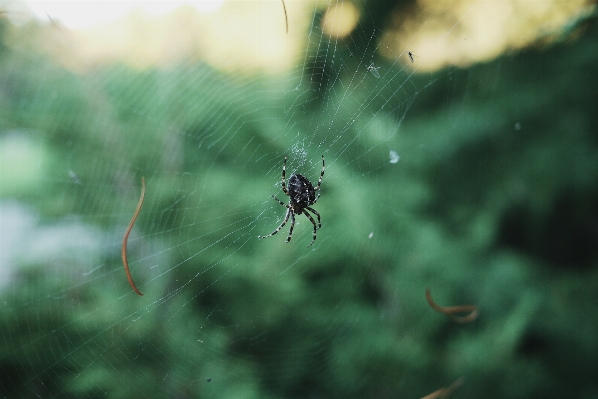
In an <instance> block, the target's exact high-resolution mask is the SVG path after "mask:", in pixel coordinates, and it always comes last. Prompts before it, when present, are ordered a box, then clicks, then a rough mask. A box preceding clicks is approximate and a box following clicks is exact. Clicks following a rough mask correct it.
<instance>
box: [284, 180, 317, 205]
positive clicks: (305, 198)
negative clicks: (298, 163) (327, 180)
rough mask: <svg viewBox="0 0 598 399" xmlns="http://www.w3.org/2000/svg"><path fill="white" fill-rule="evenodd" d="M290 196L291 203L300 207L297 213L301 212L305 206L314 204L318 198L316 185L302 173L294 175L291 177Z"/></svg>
mask: <svg viewBox="0 0 598 399" xmlns="http://www.w3.org/2000/svg"><path fill="white" fill-rule="evenodd" d="M288 190H289V197H291V203H292V204H293V205H294V206H295V207H296V208H299V209H296V211H297V213H299V214H300V213H301V211H302V210H303V208H306V207H308V206H310V205H312V204H313V203H314V201H315V199H316V193H315V190H314V186H312V184H311V183H310V182H309V180H307V178H305V177H304V176H301V175H292V176H291V177H290V178H289V187H288Z"/></svg>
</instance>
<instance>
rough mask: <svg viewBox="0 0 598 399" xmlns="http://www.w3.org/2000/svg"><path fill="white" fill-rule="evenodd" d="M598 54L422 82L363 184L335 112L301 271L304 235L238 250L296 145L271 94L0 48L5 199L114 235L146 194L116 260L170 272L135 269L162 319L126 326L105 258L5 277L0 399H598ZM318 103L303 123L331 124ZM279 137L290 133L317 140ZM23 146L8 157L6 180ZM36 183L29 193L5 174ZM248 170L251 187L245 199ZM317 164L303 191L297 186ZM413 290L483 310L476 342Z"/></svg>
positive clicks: (129, 303)
mask: <svg viewBox="0 0 598 399" xmlns="http://www.w3.org/2000/svg"><path fill="white" fill-rule="evenodd" d="M0 22H1V23H5V22H3V21H2V20H0ZM597 39H598V31H597V29H596V26H595V25H590V27H589V28H588V30H587V31H586V32H585V34H584V35H583V36H582V37H580V38H579V39H578V40H576V41H574V42H570V43H569V42H563V43H560V44H558V45H556V46H554V47H549V48H541V49H530V50H527V51H526V52H524V53H520V54H515V55H507V56H505V57H504V58H501V59H497V60H495V61H493V62H491V63H487V64H483V65H475V66H473V67H471V68H469V69H467V70H458V69H453V70H445V71H440V72H438V74H437V75H436V76H433V77H430V76H425V77H419V76H414V77H413V78H412V79H414V81H413V86H414V87H424V86H426V84H427V83H429V82H430V81H431V80H434V79H435V80H436V81H435V83H434V84H433V85H431V86H429V87H427V88H426V89H425V90H421V91H419V92H417V93H412V94H413V96H412V97H410V100H413V104H410V107H411V108H410V109H409V112H407V117H406V118H405V120H404V121H403V122H402V124H401V125H400V134H399V135H398V138H397V141H396V143H393V145H396V146H397V147H398V149H399V152H400V155H401V160H400V161H399V165H400V166H401V167H400V168H398V167H392V168H388V167H383V166H385V165H386V164H387V163H388V161H387V160H386V159H387V157H388V149H387V148H386V147H385V146H384V145H383V144H381V143H384V140H383V139H381V138H380V137H379V136H377V135H376V134H377V132H376V131H375V129H373V130H371V131H368V130H362V129H360V126H359V123H356V124H354V125H352V126H350V127H349V128H348V129H345V131H343V129H344V126H345V123H346V121H347V119H350V118H351V117H352V116H354V115H356V114H358V113H359V112H360V111H359V107H361V106H363V102H362V101H360V100H359V99H353V98H345V99H344V100H343V104H345V105H346V107H344V108H342V109H341V112H342V113H344V115H338V116H336V118H334V120H335V121H336V122H337V124H338V126H333V128H334V129H337V131H343V140H342V142H340V143H338V144H337V145H336V146H333V147H332V150H331V152H330V153H329V154H330V155H329V158H328V161H329V165H330V163H332V162H333V164H332V166H331V167H330V166H329V171H330V172H329V174H328V175H327V176H326V179H325V182H324V189H325V196H326V197H322V200H321V201H319V202H318V206H317V209H318V210H319V211H320V213H321V214H322V215H323V221H324V224H325V227H324V228H323V229H322V230H320V231H319V235H318V241H317V244H316V251H315V254H314V255H312V253H311V252H306V248H305V245H304V244H306V241H305V240H306V239H309V238H306V237H308V236H309V232H303V233H301V232H299V231H298V232H296V233H295V234H297V235H296V236H295V237H294V239H293V244H295V245H293V246H291V245H290V244H289V245H283V244H282V241H283V240H284V235H285V234H286V232H285V231H281V233H280V234H279V235H278V236H276V237H275V238H273V239H270V240H269V241H268V240H265V241H262V242H260V245H259V246H258V244H257V241H258V240H256V239H255V237H256V236H257V235H258V234H262V233H263V232H264V231H270V229H272V228H273V227H275V226H276V225H277V223H278V221H279V219H278V218H279V217H282V214H283V211H284V209H283V208H282V207H278V206H277V205H276V204H275V203H274V202H273V201H272V204H270V203H265V204H266V205H262V206H259V207H258V206H255V204H259V203H261V201H263V200H264V199H266V198H267V195H268V194H269V193H272V194H274V193H276V190H278V188H277V187H276V186H274V183H277V181H278V180H277V179H278V176H279V173H280V168H281V165H282V156H277V155H279V154H282V153H283V152H284V151H285V150H287V148H288V143H289V142H291V141H293V140H294V139H295V133H288V132H285V133H281V131H284V128H285V125H283V124H282V123H281V122H280V120H281V116H280V115H279V114H277V111H279V110H280V108H281V106H280V103H281V102H282V105H283V106H282V108H284V109H287V107H288V106H290V104H291V103H290V101H291V99H289V98H285V97H284V94H283V93H284V83H285V82H284V81H282V82H279V83H280V85H279V86H280V87H281V89H277V88H276V87H277V85H276V84H273V83H272V82H267V81H265V80H260V79H255V80H254V81H236V80H235V79H234V78H230V77H224V76H221V75H219V74H218V73H217V72H216V71H213V70H211V69H209V68H208V67H206V66H203V65H182V66H178V67H174V68H172V69H166V70H163V69H162V70H158V69H156V70H149V71H141V72H140V71H134V70H131V69H129V68H127V67H126V66H123V65H112V66H109V67H106V68H102V69H99V70H97V71H93V72H89V73H88V74H85V75H77V74H73V73H71V72H68V71H66V70H64V69H62V68H61V67H59V66H57V65H55V64H53V62H52V60H50V59H47V58H45V57H44V56H42V55H39V54H35V53H32V52H30V51H22V50H19V49H11V47H10V44H3V46H2V48H3V51H2V53H1V55H0V105H1V106H0V145H1V148H0V153H2V155H3V160H2V169H1V170H0V179H1V182H2V184H1V188H0V190H1V191H0V195H1V196H2V199H3V200H7V199H17V200H18V201H20V202H22V203H24V204H28V205H30V206H32V207H33V209H35V211H36V212H38V213H40V214H41V215H42V217H43V219H42V220H44V221H45V222H46V223H50V224H51V223H57V222H58V221H60V220H63V219H69V218H81V219H83V220H85V221H86V222H87V223H89V224H92V225H95V226H98V227H101V228H102V229H103V230H104V231H106V234H107V235H109V234H112V233H113V231H112V230H113V229H114V228H115V226H120V225H122V223H123V220H125V221H128V218H129V217H130V213H131V212H132V209H131V207H132V206H134V203H135V202H136V198H137V195H138V190H139V177H140V176H142V175H145V176H146V177H147V179H148V183H150V184H151V193H149V192H148V198H147V200H146V202H147V203H146V205H145V207H144V209H143V215H144V216H143V220H140V221H139V222H138V225H137V227H136V229H139V230H140V231H142V232H141V233H138V237H140V238H139V240H136V239H133V240H132V242H131V244H130V245H131V247H132V249H133V251H136V253H138V254H141V256H140V257H141V258H142V259H143V256H145V260H147V262H150V263H151V264H158V263H166V264H168V265H171V266H169V268H170V267H172V270H169V271H168V273H164V274H163V275H161V276H158V277H156V276H154V275H152V274H151V271H147V270H145V268H144V267H143V266H147V265H148V263H147V262H145V263H144V262H143V261H139V262H134V263H133V264H132V268H134V272H133V273H134V275H135V276H136V281H139V282H140V283H141V284H143V285H144V288H143V289H142V291H143V292H144V293H145V294H146V296H147V297H149V298H160V299H159V300H158V301H156V302H155V303H153V304H150V305H148V303H147V302H144V303H143V305H140V304H139V302H135V301H133V298H131V296H128V297H126V298H125V297H123V295H124V293H128V287H127V285H126V282H125V281H124V278H123V275H122V269H121V267H120V259H119V257H118V248H111V247H110V245H109V244H105V245H106V248H104V249H105V252H104V254H103V256H104V258H103V259H102V260H101V261H100V262H98V263H100V264H105V266H103V268H102V273H101V276H100V280H99V281H95V280H94V279H95V278H97V277H90V280H86V279H85V278H83V277H81V276H80V275H78V274H75V273H74V272H72V271H69V270H64V268H58V267H57V265H56V264H54V262H56V263H58V261H52V260H47V261H41V262H39V263H37V264H35V263H34V264H25V265H19V266H20V268H19V271H18V274H17V275H16V276H15V277H13V279H14V284H13V286H12V287H11V288H10V289H8V288H5V289H3V293H2V296H3V300H4V303H5V306H4V307H3V308H2V309H1V310H0V325H1V326H2V327H1V328H2V329H1V331H0V343H1V345H0V367H1V369H2V370H3V374H2V376H1V377H0V387H1V389H2V394H3V395H6V396H11V397H27V396H30V395H32V394H34V393H35V394H39V395H41V396H73V397H74V396H77V397H84V396H89V397H106V396H109V397H114V398H120V397H123V398H125V397H133V396H139V397H166V396H168V397H172V396H181V397H202V396H203V397H243V398H248V397H256V398H257V397H259V398H264V397H273V398H274V397H310V396H312V397H314V396H323V397H342V398H351V397H355V398H357V397H359V398H363V397H376V398H380V397H396V396H405V397H421V396H424V395H425V394H427V393H429V392H432V391H434V390H436V389H437V388H439V387H441V386H447V385H449V384H450V383H451V382H452V381H454V380H456V379H457V378H459V377H464V378H465V384H464V385H463V386H462V387H461V388H459V391H458V393H455V396H456V397H457V395H460V397H487V398H501V397H509V398H530V397H542V398H548V397H555V398H561V397H588V398H589V397H596V396H598V386H597V384H596V381H595V376H596V375H597V374H598V368H597V362H596V359H597V358H598V356H597V355H598V348H597V344H596V340H595V336H596V333H597V332H598V320H597V318H598V312H597V310H598V309H597V305H596V304H597V303H598V288H597V287H598V284H596V283H597V282H598V275H597V271H596V266H597V255H598V251H597V248H598V238H597V234H596V231H597V230H596V229H597V226H598V183H597V182H598V178H597V177H598V176H596V174H597V173H598V156H597V155H596V154H598V151H597V147H598V134H597V132H598V123H597V122H598V117H597V116H596V113H595V110H596V109H598V101H597V97H596V95H595V93H596V92H597V89H598V87H596V86H598V83H597V81H596V79H595V76H598V44H597V43H598V40H597ZM287 83H288V82H287ZM327 84H328V85H331V84H333V82H327ZM339 92H340V91H339ZM330 93H333V94H334V93H336V91H334V90H331V91H330ZM360 95H363V93H355V96H360ZM380 96H381V97H383V98H390V97H391V96H390V95H389V94H388V93H385V92H382V93H380ZM319 100H322V99H319V98H315V99H314V101H311V102H310V101H306V104H308V105H309V112H313V113H314V118H320V117H321V118H326V120H332V119H333V114H334V113H335V112H336V109H335V108H334V107H326V106H325V104H322V103H321V102H320V101H319ZM326 100H327V101H332V100H330V99H326ZM336 101H337V102H338V100H336ZM396 101H397V103H396V104H389V105H388V109H395V110H396V109H401V107H402V106H404V103H403V102H404V101H405V98H404V97H401V98H397V99H396ZM371 106H372V107H379V106H380V105H379V104H377V103H372V105H371ZM306 107H307V105H306ZM306 109H308V108H306ZM370 111H371V112H372V113H375V112H377V111H379V108H375V109H372V110H370ZM305 112H307V111H305ZM289 118H290V120H289V122H288V123H287V125H286V126H292V127H293V129H294V130H297V131H304V132H307V131H310V126H309V123H310V122H311V118H305V117H303V118H302V117H301V116H300V115H295V114H290V115H289ZM380 118H381V119H383V120H384V119H386V118H388V119H389V120H388V121H386V122H385V123H388V124H390V125H392V124H393V123H395V121H394V119H392V115H382V112H380ZM315 134H316V135H317V134H322V133H315ZM17 136H18V137H24V138H25V141H26V142H28V143H30V144H28V146H29V149H28V151H25V152H27V154H28V155H27V156H25V157H23V158H19V159H18V160H17V161H11V160H10V158H9V160H5V154H7V153H8V151H9V150H10V152H11V153H13V151H16V150H13V149H12V148H14V147H11V146H10V145H11V144H10V143H11V141H10V140H12V139H13V138H14V137H17ZM324 138H326V136H325V134H323V136H322V137H320V136H316V139H324ZM316 141H317V140H316ZM349 142H353V143H354V145H352V146H348V147H346V148H343V146H344V145H345V144H346V143H349ZM370 150H371V155H370V156H369V157H364V155H363V154H364V153H367V152H368V151H370ZM309 153H310V156H311V155H312V154H317V155H318V156H319V153H317V152H316V149H315V148H309ZM13 154H14V153H13ZM241 154H259V155H255V156H250V157H248V158H247V157H245V158H241V159H240V158H239V157H240V156H241ZM274 154H276V155H274ZM333 154H338V155H333ZM32 158H35V159H37V160H38V162H40V165H42V167H39V166H38V167H37V169H34V170H37V173H38V176H37V177H36V178H33V177H28V176H31V173H30V172H28V170H29V169H27V170H25V169H23V166H26V167H27V168H32V167H33V166H32V162H33V161H32ZM316 158H317V157H316ZM256 159H261V162H264V163H265V164H266V165H268V167H269V168H270V173H265V174H263V175H258V174H256V173H255V170H254V168H253V167H252V166H251V163H250V162H254V161H255V160H256ZM242 161H245V163H244V164H243V163H242ZM291 162H295V163H291V167H290V168H289V169H291V168H292V167H296V166H297V164H296V162H297V161H295V160H292V161H291ZM13 163H14V164H15V165H13ZM313 164H314V165H315V166H314V165H312V164H311V161H310V158H309V157H308V160H307V163H306V164H305V165H304V166H303V167H304V168H306V170H307V171H306V173H305V174H306V175H307V174H309V176H312V179H313V178H314V177H316V176H317V174H318V171H319V166H318V162H313ZM240 165H242V167H239V166H240ZM264 169H265V167H264V166H261V167H260V168H259V169H258V170H264ZM68 171H72V172H73V174H75V175H76V179H75V178H74V177H73V175H70V176H69V174H68V173H67V172H68ZM39 174H41V177H40V176H39ZM362 175H365V176H366V178H361V176H362ZM15 176H16V178H15ZM273 177H275V178H273ZM269 206H271V207H272V209H273V210H268V211H267V212H263V211H264V208H267V207H269ZM277 207H278V208H280V209H278V208H277ZM273 215H276V217H273ZM253 221H257V223H255V224H254V223H253ZM306 225H307V224H306V223H305V222H304V223H302V224H301V230H305V226H306ZM370 226H371V231H374V230H375V232H374V236H373V238H372V239H370V240H367V241H366V240H365V238H366V237H367V234H368V232H369V231H370V230H368V228H369V227H370ZM3 229H4V228H3ZM298 229H299V228H298ZM117 230H118V229H117ZM239 230H241V233H239ZM307 230H309V229H307ZM118 232H119V233H118V234H120V230H118ZM115 234H116V233H115ZM301 234H303V235H301ZM113 241H115V240H114V239H111V238H107V239H106V242H107V243H112V242H113ZM116 241H117V240H116ZM23 245H25V244H23ZM150 248H151V249H150ZM582 255H583V256H582ZM160 257H162V258H160ZM164 259H165V260H164ZM92 265H94V266H95V263H92ZM138 279H139V280H138ZM106 281H108V283H106ZM114 281H120V283H115V282H114ZM426 286H431V287H432V292H433V294H434V297H435V298H436V300H437V301H438V303H440V304H447V305H449V304H460V303H475V304H478V305H479V307H480V309H481V316H480V319H479V320H477V321H476V322H475V323H473V324H472V325H467V326H456V325H452V324H451V323H450V322H448V321H447V320H446V319H445V318H443V317H442V316H440V315H438V314H435V313H433V312H432V311H431V310H430V309H429V308H428V307H427V304H426V303H425V300H424V295H423V294H424V287H426ZM47 298H51V299H52V300H48V299H47ZM135 299H136V298H135ZM144 306H145V307H144ZM208 380H209V381H208ZM42 394H43V395H42Z"/></svg>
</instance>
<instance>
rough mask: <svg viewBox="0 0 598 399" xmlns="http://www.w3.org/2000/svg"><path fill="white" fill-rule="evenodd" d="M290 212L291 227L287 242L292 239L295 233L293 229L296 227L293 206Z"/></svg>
mask: <svg viewBox="0 0 598 399" xmlns="http://www.w3.org/2000/svg"><path fill="white" fill-rule="evenodd" d="M288 212H289V213H290V214H291V229H290V230H289V235H288V237H287V240H286V241H285V242H289V241H291V236H292V235H293V229H294V228H295V212H293V208H291V209H289V210H288Z"/></svg>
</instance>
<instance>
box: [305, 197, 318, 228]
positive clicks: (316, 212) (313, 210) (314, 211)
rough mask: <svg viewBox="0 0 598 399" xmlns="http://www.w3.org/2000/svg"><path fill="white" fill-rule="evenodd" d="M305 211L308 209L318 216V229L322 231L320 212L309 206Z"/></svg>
mask: <svg viewBox="0 0 598 399" xmlns="http://www.w3.org/2000/svg"><path fill="white" fill-rule="evenodd" d="M314 202H315V201H314ZM305 209H307V210H308V211H310V212H311V213H313V214H314V215H316V216H317V217H318V229H321V228H322V221H321V220H320V214H319V213H318V211H316V210H315V209H313V208H310V207H309V206H308V207H306V208H305Z"/></svg>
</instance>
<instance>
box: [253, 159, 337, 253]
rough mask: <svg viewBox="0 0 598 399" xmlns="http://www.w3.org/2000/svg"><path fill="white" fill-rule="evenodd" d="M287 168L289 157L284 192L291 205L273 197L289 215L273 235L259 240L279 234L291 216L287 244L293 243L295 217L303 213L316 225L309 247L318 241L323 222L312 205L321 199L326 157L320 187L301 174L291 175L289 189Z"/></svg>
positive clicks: (319, 181)
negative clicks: (315, 218)
mask: <svg viewBox="0 0 598 399" xmlns="http://www.w3.org/2000/svg"><path fill="white" fill-rule="evenodd" d="M286 168H287V157H284V163H283V164H282V191H284V193H285V194H286V195H288V196H289V197H290V199H291V200H290V203H289V204H288V205H287V204H285V203H284V202H282V201H281V200H279V199H278V198H276V197H275V196H272V198H274V199H275V200H276V201H278V203H279V204H280V205H282V206H284V207H286V208H287V214H286V215H285V217H284V220H283V221H282V223H281V224H280V226H278V227H277V228H276V230H274V231H273V232H272V233H270V234H268V235H267V236H259V238H267V237H271V236H273V235H274V234H276V233H278V232H279V231H280V229H282V228H283V227H284V225H285V224H286V223H287V221H288V220H289V216H290V217H291V229H290V230H289V236H288V237H287V240H286V241H285V242H289V241H291V236H292V235H293V228H295V215H301V214H302V213H303V214H304V215H305V216H307V218H308V219H309V221H310V222H311V224H313V225H314V238H313V240H311V243H310V244H309V245H308V247H311V245H312V244H313V243H314V241H316V230H318V229H319V228H321V227H322V222H321V221H320V214H319V213H318V212H317V211H316V210H315V209H313V208H311V206H310V205H313V204H315V203H316V201H317V200H318V198H320V191H318V190H320V186H321V185H322V178H323V177H324V169H325V167H324V155H322V173H320V179H319V180H318V185H317V186H316V187H315V188H314V186H313V185H312V184H311V182H310V181H309V180H308V179H307V178H306V177H304V176H302V175H300V174H295V175H291V177H290V178H289V187H288V189H287V185H286V183H285V180H286ZM316 191H318V196H316ZM307 211H310V212H311V213H313V214H314V215H316V216H317V217H318V225H317V227H316V222H315V221H314V218H313V217H312V216H311V215H310V214H309V213H307Z"/></svg>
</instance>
